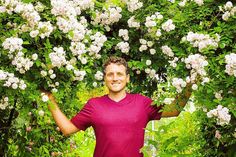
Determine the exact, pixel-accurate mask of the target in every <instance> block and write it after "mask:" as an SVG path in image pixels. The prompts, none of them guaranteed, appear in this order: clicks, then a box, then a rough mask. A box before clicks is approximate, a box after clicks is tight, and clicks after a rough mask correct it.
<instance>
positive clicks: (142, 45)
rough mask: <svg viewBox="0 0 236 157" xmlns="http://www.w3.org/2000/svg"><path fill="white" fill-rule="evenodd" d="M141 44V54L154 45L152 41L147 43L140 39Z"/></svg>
mask: <svg viewBox="0 0 236 157" xmlns="http://www.w3.org/2000/svg"><path fill="white" fill-rule="evenodd" d="M139 42H140V44H141V46H140V47H139V51H141V52H142V51H145V50H147V49H148V48H151V47H152V46H153V44H154V43H153V42H152V41H147V40H145V39H139ZM152 52H153V50H152Z"/></svg>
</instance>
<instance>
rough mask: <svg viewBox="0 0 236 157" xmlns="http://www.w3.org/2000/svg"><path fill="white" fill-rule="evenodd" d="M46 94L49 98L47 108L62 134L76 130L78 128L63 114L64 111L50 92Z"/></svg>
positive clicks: (65, 134)
mask: <svg viewBox="0 0 236 157" xmlns="http://www.w3.org/2000/svg"><path fill="white" fill-rule="evenodd" d="M47 95H48V97H49V99H50V100H51V104H49V105H48V108H49V110H50V112H51V113H52V116H53V118H54V120H55V122H56V124H57V126H58V127H59V128H60V130H61V132H62V133H63V135H64V136H68V135H70V134H72V133H75V132H78V131H79V129H78V128H77V127H76V126H75V125H74V124H73V123H72V122H71V121H70V120H69V119H68V118H67V117H66V116H65V114H64V113H62V111H61V110H60V108H59V107H58V105H57V102H56V100H55V98H54V96H53V95H52V93H47Z"/></svg>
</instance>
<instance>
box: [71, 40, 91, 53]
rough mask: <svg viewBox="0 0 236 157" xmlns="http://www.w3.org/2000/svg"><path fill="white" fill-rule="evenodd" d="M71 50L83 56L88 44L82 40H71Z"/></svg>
mask: <svg viewBox="0 0 236 157" xmlns="http://www.w3.org/2000/svg"><path fill="white" fill-rule="evenodd" d="M70 50H71V52H72V54H73V55H74V56H81V55H82V54H84V53H86V52H87V51H86V46H85V44H84V43H82V42H71V45H70Z"/></svg>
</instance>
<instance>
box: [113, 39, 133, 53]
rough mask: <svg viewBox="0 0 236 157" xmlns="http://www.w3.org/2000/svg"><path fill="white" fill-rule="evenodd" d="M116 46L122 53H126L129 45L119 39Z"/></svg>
mask: <svg viewBox="0 0 236 157" xmlns="http://www.w3.org/2000/svg"><path fill="white" fill-rule="evenodd" d="M116 48H117V49H119V50H120V51H121V52H122V53H125V54H128V53H129V50H130V46H129V43H128V42H124V41H121V42H119V43H118V44H117V45H116Z"/></svg>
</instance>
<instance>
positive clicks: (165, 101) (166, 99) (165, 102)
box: [163, 98, 175, 105]
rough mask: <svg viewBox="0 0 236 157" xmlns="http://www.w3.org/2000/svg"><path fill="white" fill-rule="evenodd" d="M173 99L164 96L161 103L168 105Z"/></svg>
mask: <svg viewBox="0 0 236 157" xmlns="http://www.w3.org/2000/svg"><path fill="white" fill-rule="evenodd" d="M174 100H175V99H174V98H165V99H164V101H163V103H164V104H166V105H170V104H171V103H172V102H173V101H174Z"/></svg>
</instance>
